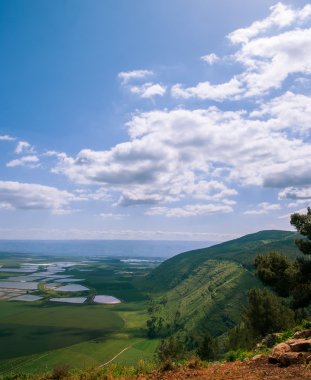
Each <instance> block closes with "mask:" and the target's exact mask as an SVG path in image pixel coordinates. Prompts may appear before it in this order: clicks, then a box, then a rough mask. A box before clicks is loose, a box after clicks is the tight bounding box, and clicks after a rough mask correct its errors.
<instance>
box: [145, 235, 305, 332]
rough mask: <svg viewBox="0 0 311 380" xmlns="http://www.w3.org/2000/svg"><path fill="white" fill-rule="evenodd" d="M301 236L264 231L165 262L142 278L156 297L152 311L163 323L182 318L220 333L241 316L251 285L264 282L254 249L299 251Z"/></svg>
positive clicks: (192, 327)
mask: <svg viewBox="0 0 311 380" xmlns="http://www.w3.org/2000/svg"><path fill="white" fill-rule="evenodd" d="M297 236H298V235H297V234H295V233H293V232H289V231H276V230H272V231H260V232H257V233H254V234H250V235H246V236H243V237H241V238H238V239H235V240H231V241H228V242H225V243H221V244H217V245H215V246H212V247H209V248H204V249H198V250H194V251H190V252H184V253H181V254H179V255H177V256H174V257H173V258H171V259H169V260H167V261H165V262H163V263H162V264H161V265H159V267H157V268H156V269H154V270H153V271H152V272H151V273H150V274H149V275H148V276H147V277H146V278H145V279H144V281H143V283H142V286H143V287H144V289H147V290H149V292H150V293H151V295H152V297H153V298H154V299H155V300H157V301H156V302H158V306H157V307H156V308H154V310H156V312H155V313H154V315H155V316H156V318H163V320H164V324H165V325H174V324H176V323H178V324H179V325H182V326H183V327H184V329H186V330H187V331H190V332H195V333H196V334H198V333H201V332H203V331H205V330H208V331H210V332H211V333H212V334H213V335H220V334H222V333H223V332H225V331H227V330H228V329H229V328H231V327H232V326H234V325H235V324H236V323H237V322H238V321H239V319H240V316H241V312H242V310H243V305H245V304H246V301H247V292H248V290H249V289H250V288H252V287H254V286H262V285H261V284H260V282H259V281H258V279H257V278H256V277H255V276H254V274H253V265H252V264H253V261H254V258H255V257H256V255H257V254H263V253H268V252H271V251H281V252H283V253H285V254H286V255H288V256H290V257H296V256H297V255H298V254H299V251H298V249H297V248H296V245H295V242H294V240H295V238H297ZM163 296H165V302H164V303H163ZM161 300H162V301H161ZM176 315H177V316H178V321H177V322H176ZM161 323H162V322H161Z"/></svg>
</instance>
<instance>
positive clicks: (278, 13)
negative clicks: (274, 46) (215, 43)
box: [228, 2, 311, 44]
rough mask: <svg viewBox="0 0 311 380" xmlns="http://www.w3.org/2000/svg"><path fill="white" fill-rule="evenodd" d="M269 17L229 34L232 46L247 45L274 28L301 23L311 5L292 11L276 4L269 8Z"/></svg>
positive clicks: (306, 16)
mask: <svg viewBox="0 0 311 380" xmlns="http://www.w3.org/2000/svg"><path fill="white" fill-rule="evenodd" d="M270 10H271V13H270V15H269V16H268V17H267V18H265V19H263V20H261V21H255V22H254V23H252V24H251V25H250V26H249V27H247V28H241V29H237V30H235V31H234V32H232V33H230V34H229V36H228V38H229V40H230V41H231V42H232V43H234V44H240V43H244V44H245V43H247V42H248V41H249V40H250V39H253V38H254V37H257V36H258V35H259V34H262V33H265V32H267V31H269V29H271V28H273V27H276V28H278V29H281V28H285V27H289V26H291V25H293V24H294V23H302V22H304V21H306V20H308V18H310V16H311V5H310V4H308V5H306V6H305V7H303V8H302V9H293V8H291V7H290V6H288V5H285V4H283V3H280V2H279V3H277V4H276V5H273V6H272V7H270Z"/></svg>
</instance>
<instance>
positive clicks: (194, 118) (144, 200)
mask: <svg viewBox="0 0 311 380" xmlns="http://www.w3.org/2000/svg"><path fill="white" fill-rule="evenodd" d="M260 110H261V111H260V112H263V111H262V110H263V108H261V109H260ZM284 117H285V116H284V114H283V113H282V112H280V113H277V112H276V113H274V114H273V117H272V118H271V119H266V118H265V119H263V120H261V119H256V118H254V116H253V115H249V114H248V113H247V112H245V111H222V110H220V109H218V108H217V107H209V108H207V109H198V110H186V109H176V110H171V111H158V110H156V111H151V112H143V113H138V114H136V115H134V116H133V118H132V119H131V120H130V121H129V122H128V124H127V126H128V132H129V137H130V139H129V141H127V142H124V143H121V144H117V145H116V146H114V147H113V148H111V149H110V150H106V151H93V150H90V149H84V150H82V151H80V152H79V153H78V155H77V156H76V157H69V156H67V155H65V154H62V155H58V156H57V157H58V162H57V165H56V166H55V167H54V169H53V171H54V172H55V173H61V174H64V175H66V176H67V177H68V178H69V179H70V180H71V181H73V182H75V183H80V184H97V185H100V186H101V187H102V188H105V189H106V190H107V191H109V192H113V193H116V194H117V193H120V197H119V200H118V201H117V204H118V205H122V206H131V205H135V204H141V205H143V204H150V205H156V204H158V203H163V202H175V201H179V200H182V199H186V198H191V199H202V200H207V201H222V202H223V203H222V204H225V203H224V202H227V203H226V205H228V201H229V200H230V199H231V198H232V197H233V196H235V195H236V194H237V190H235V188H236V184H237V183H240V184H242V185H257V186H268V187H278V188H283V187H288V186H294V185H296V186H297V184H299V185H300V186H302V185H305V184H307V183H311V176H310V171H309V170H308V168H309V167H310V165H311V146H310V143H309V142H308V141H303V140H302V139H298V138H293V137H291V136H290V135H288V134H287V132H286V131H287V126H288V125H286V124H285V125H284V129H281V120H283V118H284ZM279 119H280V120H279ZM298 122H299V120H298ZM276 125H277V128H276V127H275V126H276ZM298 127H299V125H298V124H297V128H298ZM217 169H219V170H217ZM231 201H232V199H231Z"/></svg>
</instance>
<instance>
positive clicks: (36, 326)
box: [0, 255, 158, 375]
mask: <svg viewBox="0 0 311 380" xmlns="http://www.w3.org/2000/svg"><path fill="white" fill-rule="evenodd" d="M1 259H2V257H1V256H0V263H1V264H2V265H4V267H8V268H18V267H19V266H20V265H21V264H22V263H23V260H26V258H23V259H22V260H20V259H19V258H18V259H17V258H16V257H14V255H13V257H7V256H5V255H4V257H3V260H1ZM48 259H49V261H51V262H57V261H59V260H60V259H59V258H48ZM46 260H47V258H46V257H44V258H42V257H36V260H35V261H36V262H46ZM77 263H78V261H77ZM153 267H154V264H148V263H147V264H146V265H145V266H144V267H141V266H133V265H129V264H128V263H126V262H122V261H120V260H118V259H103V260H96V262H94V263H88V264H87V265H84V267H83V271H81V267H79V266H78V265H77V266H73V267H71V268H70V269H68V270H66V271H65V272H64V273H65V275H70V276H73V277H74V278H83V280H84V281H83V282H82V281H81V282H80V284H83V285H84V286H86V287H88V288H89V291H88V292H87V294H84V293H83V292H81V293H75V294H70V293H64V294H61V293H57V291H55V290H53V291H43V290H42V289H41V288H40V289H41V290H38V291H34V292H32V294H38V295H41V296H43V297H44V299H43V300H40V301H36V302H21V301H18V302H17V301H15V302H13V301H8V300H1V301H0V326H1V330H0V346H1V348H2V347H5V349H1V350H0V375H7V374H10V373H11V371H12V372H15V373H16V372H21V373H27V372H36V371H37V372H41V371H46V370H51V369H53V368H54V367H57V366H61V365H69V366H70V367H77V368H84V367H90V366H101V365H105V364H106V363H110V362H111V361H113V362H117V363H124V364H131V365H136V364H137V362H138V361H139V360H140V359H145V360H149V359H150V360H151V359H152V358H153V354H154V351H155V348H156V346H157V344H158V342H157V341H156V340H147V339H146V332H145V325H146V318H147V315H146V294H144V292H143V291H141V290H140V289H138V288H137V287H136V286H135V285H134V284H133V278H138V277H140V276H143V275H146V273H148V272H149V271H150V270H151V269H152V268H153ZM40 270H42V268H40ZM13 273H14V272H12V273H9V274H8V273H4V272H3V273H1V274H2V276H1V278H2V279H3V280H6V279H7V278H8V277H9V276H13V275H14V276H18V275H23V274H21V273H15V274H13ZM96 294H106V295H111V296H114V297H117V298H119V299H120V300H121V303H120V304H115V305H104V304H100V305H99V304H94V303H92V301H91V300H92V296H94V295H96ZM55 295H56V296H58V297H62V296H67V297H68V296H69V297H70V296H77V295H78V296H81V295H83V296H86V297H88V298H87V302H86V303H84V304H64V303H55V302H50V301H49V297H50V296H52V297H55Z"/></svg>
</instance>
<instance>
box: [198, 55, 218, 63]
mask: <svg viewBox="0 0 311 380" xmlns="http://www.w3.org/2000/svg"><path fill="white" fill-rule="evenodd" d="M201 60H202V61H204V62H206V63H208V64H209V65H213V64H214V63H215V62H217V61H219V57H218V56H217V55H216V54H215V53H211V54H207V55H203V56H202V57H201Z"/></svg>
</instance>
